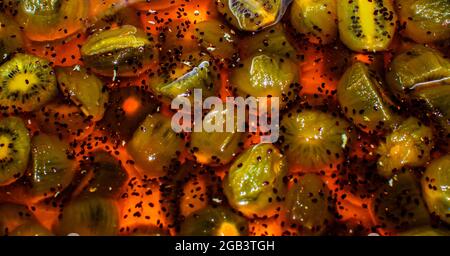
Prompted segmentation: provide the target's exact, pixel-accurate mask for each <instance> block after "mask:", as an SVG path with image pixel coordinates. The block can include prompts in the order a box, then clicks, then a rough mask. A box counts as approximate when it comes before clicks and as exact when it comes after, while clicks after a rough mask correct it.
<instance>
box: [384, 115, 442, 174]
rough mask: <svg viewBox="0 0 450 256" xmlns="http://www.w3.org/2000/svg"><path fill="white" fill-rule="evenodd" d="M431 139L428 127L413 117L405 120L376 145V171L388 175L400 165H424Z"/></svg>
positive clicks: (432, 143) (400, 166) (431, 133)
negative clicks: (377, 154)
mask: <svg viewBox="0 0 450 256" xmlns="http://www.w3.org/2000/svg"><path fill="white" fill-rule="evenodd" d="M433 139H434V138H433V131H432V129H431V128H430V127H427V126H425V125H424V124H422V123H421V122H420V121H419V120H417V119H416V118H413V117H411V118H409V119H407V120H405V121H404V122H403V123H401V124H400V125H399V126H398V127H397V128H395V129H394V131H393V132H392V133H391V134H390V135H388V137H387V138H386V142H385V143H381V144H380V146H379V147H378V150H377V152H378V153H379V154H380V158H379V159H378V163H377V165H378V173H379V174H381V175H382V176H384V177H390V176H391V175H392V172H393V171H394V170H400V169H401V168H402V167H405V166H409V167H419V166H422V165H424V164H425V163H426V162H427V161H428V160H429V159H430V152H431V149H432V148H433V146H434V142H433Z"/></svg>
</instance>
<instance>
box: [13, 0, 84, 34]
mask: <svg viewBox="0 0 450 256" xmlns="http://www.w3.org/2000/svg"><path fill="white" fill-rule="evenodd" d="M89 5H90V4H89V1H88V0H64V1H55V0H40V1H34V0H21V1H19V4H18V8H17V9H18V10H17V15H16V16H15V18H16V20H17V22H18V23H19V24H20V25H21V26H22V27H23V28H24V31H25V34H26V36H27V37H28V38H30V39H31V40H33V41H51V40H56V39H61V38H64V37H67V36H69V35H71V34H73V33H76V32H77V31H79V30H81V28H82V27H83V25H84V24H83V23H84V21H85V19H86V18H87V15H88V10H89Z"/></svg>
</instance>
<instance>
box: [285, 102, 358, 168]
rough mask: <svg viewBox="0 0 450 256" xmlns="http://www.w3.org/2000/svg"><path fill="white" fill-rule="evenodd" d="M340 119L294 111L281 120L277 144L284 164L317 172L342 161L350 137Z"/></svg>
mask: <svg viewBox="0 0 450 256" xmlns="http://www.w3.org/2000/svg"><path fill="white" fill-rule="evenodd" d="M349 128H350V125H349V124H348V123H347V122H346V121H345V120H343V119H341V118H338V117H335V116H333V115H331V114H327V113H323V112H321V111H318V110H304V111H299V110H294V111H291V112H289V113H287V114H286V115H285V116H283V119H282V120H281V126H280V129H281V141H282V145H283V147H282V148H283V149H284V151H285V154H286V157H287V159H288V163H289V165H290V166H291V167H296V168H300V169H302V170H316V171H317V170H320V169H321V168H325V167H327V166H329V165H330V164H337V163H339V162H340V161H342V159H343V155H344V152H345V150H346V149H347V147H348V145H349V143H350V140H351V134H350V132H349Z"/></svg>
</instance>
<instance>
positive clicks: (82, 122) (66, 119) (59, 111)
mask: <svg viewBox="0 0 450 256" xmlns="http://www.w3.org/2000/svg"><path fill="white" fill-rule="evenodd" d="M34 117H35V118H36V121H37V124H38V126H39V128H40V131H42V132H44V133H47V134H51V135H56V136H58V138H60V139H66V140H69V141H71V140H82V139H84V138H86V137H87V136H88V135H89V134H90V133H91V132H92V130H93V127H94V122H93V121H92V119H91V118H88V117H86V116H85V115H84V114H83V112H82V111H81V110H80V109H79V108H78V107H77V106H75V105H73V104H71V103H70V102H69V103H66V102H64V101H57V102H52V103H50V104H47V105H45V106H43V107H42V108H40V109H39V110H37V111H35V112H34Z"/></svg>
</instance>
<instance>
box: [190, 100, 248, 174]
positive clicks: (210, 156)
mask: <svg viewBox="0 0 450 256" xmlns="http://www.w3.org/2000/svg"><path fill="white" fill-rule="evenodd" d="M231 111H235V109H234V108H232V109H228V108H227V106H226V104H224V105H223V107H222V108H220V109H213V110H211V111H210V112H209V113H208V114H206V116H205V117H204V119H203V124H204V125H205V124H206V125H208V126H214V127H216V125H220V126H221V127H222V128H223V131H224V132H217V131H212V132H210V131H202V132H193V133H192V134H191V142H190V151H191V153H192V155H193V156H194V158H195V160H196V161H197V162H198V163H200V164H205V165H211V166H217V165H225V164H228V163H229V162H230V161H231V160H232V159H233V157H235V156H236V155H237V154H238V153H239V151H241V145H242V144H243V143H244V140H245V138H244V137H245V133H243V132H238V131H237V120H236V119H237V118H236V119H235V120H234V125H235V126H234V130H233V131H232V132H228V128H227V115H228V113H230V112H231ZM220 116H222V118H218V117H220ZM219 122H221V123H219Z"/></svg>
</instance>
